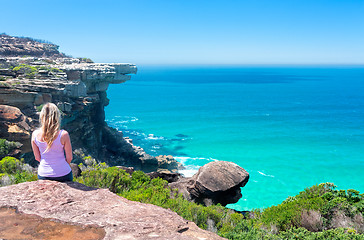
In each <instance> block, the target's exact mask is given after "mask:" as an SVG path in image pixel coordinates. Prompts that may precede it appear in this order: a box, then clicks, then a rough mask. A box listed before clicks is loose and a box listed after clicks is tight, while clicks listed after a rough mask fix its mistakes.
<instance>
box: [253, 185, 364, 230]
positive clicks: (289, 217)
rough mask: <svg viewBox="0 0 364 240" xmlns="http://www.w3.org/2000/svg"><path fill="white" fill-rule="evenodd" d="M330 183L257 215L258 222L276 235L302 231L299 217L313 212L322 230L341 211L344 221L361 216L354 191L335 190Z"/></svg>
mask: <svg viewBox="0 0 364 240" xmlns="http://www.w3.org/2000/svg"><path fill="white" fill-rule="evenodd" d="M335 188H336V186H335V185H334V184H332V183H323V184H319V185H314V186H312V187H310V188H306V189H305V190H304V191H302V192H300V193H299V194H298V195H297V196H295V197H289V198H288V199H286V200H285V201H283V202H282V203H281V204H279V205H277V206H272V207H269V208H266V209H264V210H263V211H262V212H259V216H260V217H259V221H260V222H261V223H262V224H263V225H264V226H266V227H267V228H271V227H272V226H274V227H276V228H277V229H278V231H288V230H289V229H291V228H299V227H302V216H303V215H302V213H303V212H307V211H309V210H315V211H316V212H319V213H320V214H321V215H322V218H321V220H322V222H323V226H322V227H323V228H328V226H329V225H330V222H331V220H332V217H333V215H334V212H336V211H341V212H343V213H344V214H345V215H346V216H347V217H350V218H353V217H354V216H355V215H356V214H359V213H360V214H363V209H364V197H363V194H360V192H359V191H356V190H354V189H349V190H347V191H345V190H335Z"/></svg>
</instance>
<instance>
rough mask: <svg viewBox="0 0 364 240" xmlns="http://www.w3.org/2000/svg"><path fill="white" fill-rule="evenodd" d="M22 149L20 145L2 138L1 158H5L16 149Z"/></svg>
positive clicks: (0, 141)
mask: <svg viewBox="0 0 364 240" xmlns="http://www.w3.org/2000/svg"><path fill="white" fill-rule="evenodd" d="M18 147H20V143H18V142H11V141H8V140H6V139H3V138H0V158H3V157H5V156H6V155H8V154H9V153H10V152H11V151H13V150H14V149H15V148H18Z"/></svg>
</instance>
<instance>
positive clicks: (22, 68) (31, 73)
mask: <svg viewBox="0 0 364 240" xmlns="http://www.w3.org/2000/svg"><path fill="white" fill-rule="evenodd" d="M13 71H14V72H16V73H17V74H23V75H25V76H26V77H28V78H34V77H35V75H36V74H37V73H38V69H37V68H36V67H33V66H30V65H27V64H20V65H19V66H16V67H14V68H13Z"/></svg>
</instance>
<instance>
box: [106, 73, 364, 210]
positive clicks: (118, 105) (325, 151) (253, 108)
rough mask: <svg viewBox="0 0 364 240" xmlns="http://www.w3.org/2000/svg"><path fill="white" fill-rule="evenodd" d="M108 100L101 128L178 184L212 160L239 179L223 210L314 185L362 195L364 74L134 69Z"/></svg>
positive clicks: (264, 203)
mask: <svg viewBox="0 0 364 240" xmlns="http://www.w3.org/2000/svg"><path fill="white" fill-rule="evenodd" d="M107 95H108V98H109V99H110V104H109V106H107V107H106V108H105V111H106V121H107V123H108V124H109V125H110V126H112V127H115V128H117V129H118V130H121V131H123V133H124V136H128V137H130V138H132V139H133V143H134V144H135V145H137V146H141V147H142V148H144V150H145V151H146V152H147V153H149V154H151V155H155V156H156V155H162V154H163V155H169V154H170V155H173V156H174V157H175V158H176V159H177V160H178V161H180V162H182V163H183V164H184V166H185V167H186V169H185V170H182V171H181V172H182V173H183V174H184V175H185V176H192V175H193V174H194V173H195V172H196V171H197V169H198V168H199V167H201V166H203V165H204V164H206V163H208V162H211V161H216V160H223V161H231V162H234V163H236V164H238V165H239V166H241V167H243V168H244V169H245V170H247V171H248V172H249V174H250V180H249V182H248V183H247V185H246V186H245V187H244V188H242V194H243V197H242V198H241V199H240V200H239V202H237V203H235V204H230V205H228V207H230V208H234V209H236V210H241V211H243V210H252V209H255V208H265V207H269V206H272V205H276V204H279V203H281V202H282V201H283V200H285V199H286V198H287V197H289V196H294V195H296V194H298V193H299V192H300V191H302V190H304V188H306V187H309V186H312V185H314V184H319V183H323V182H332V183H334V184H335V185H337V186H338V188H339V189H356V190H358V191H360V192H361V193H362V192H363V191H364V174H363V173H364V66H265V67H262V66H139V67H138V73H137V74H136V75H133V76H132V78H131V80H130V81H127V82H126V83H123V84H117V85H110V86H109V89H108V91H107Z"/></svg>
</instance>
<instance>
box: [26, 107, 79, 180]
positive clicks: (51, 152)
mask: <svg viewBox="0 0 364 240" xmlns="http://www.w3.org/2000/svg"><path fill="white" fill-rule="evenodd" d="M39 120H40V123H41V127H40V128H39V129H37V130H35V131H34V132H33V134H32V148H33V153H34V157H35V160H37V161H38V162H40V164H39V167H38V179H41V180H55V181H59V182H66V181H72V180H73V175H72V169H71V167H70V163H71V161H72V146H71V140H70V137H69V135H68V132H67V131H65V130H60V124H61V114H60V112H59V110H58V108H57V106H56V105H54V104H53V103H47V104H45V105H44V106H43V108H42V111H41V112H40V116H39ZM65 153H66V155H65Z"/></svg>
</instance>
